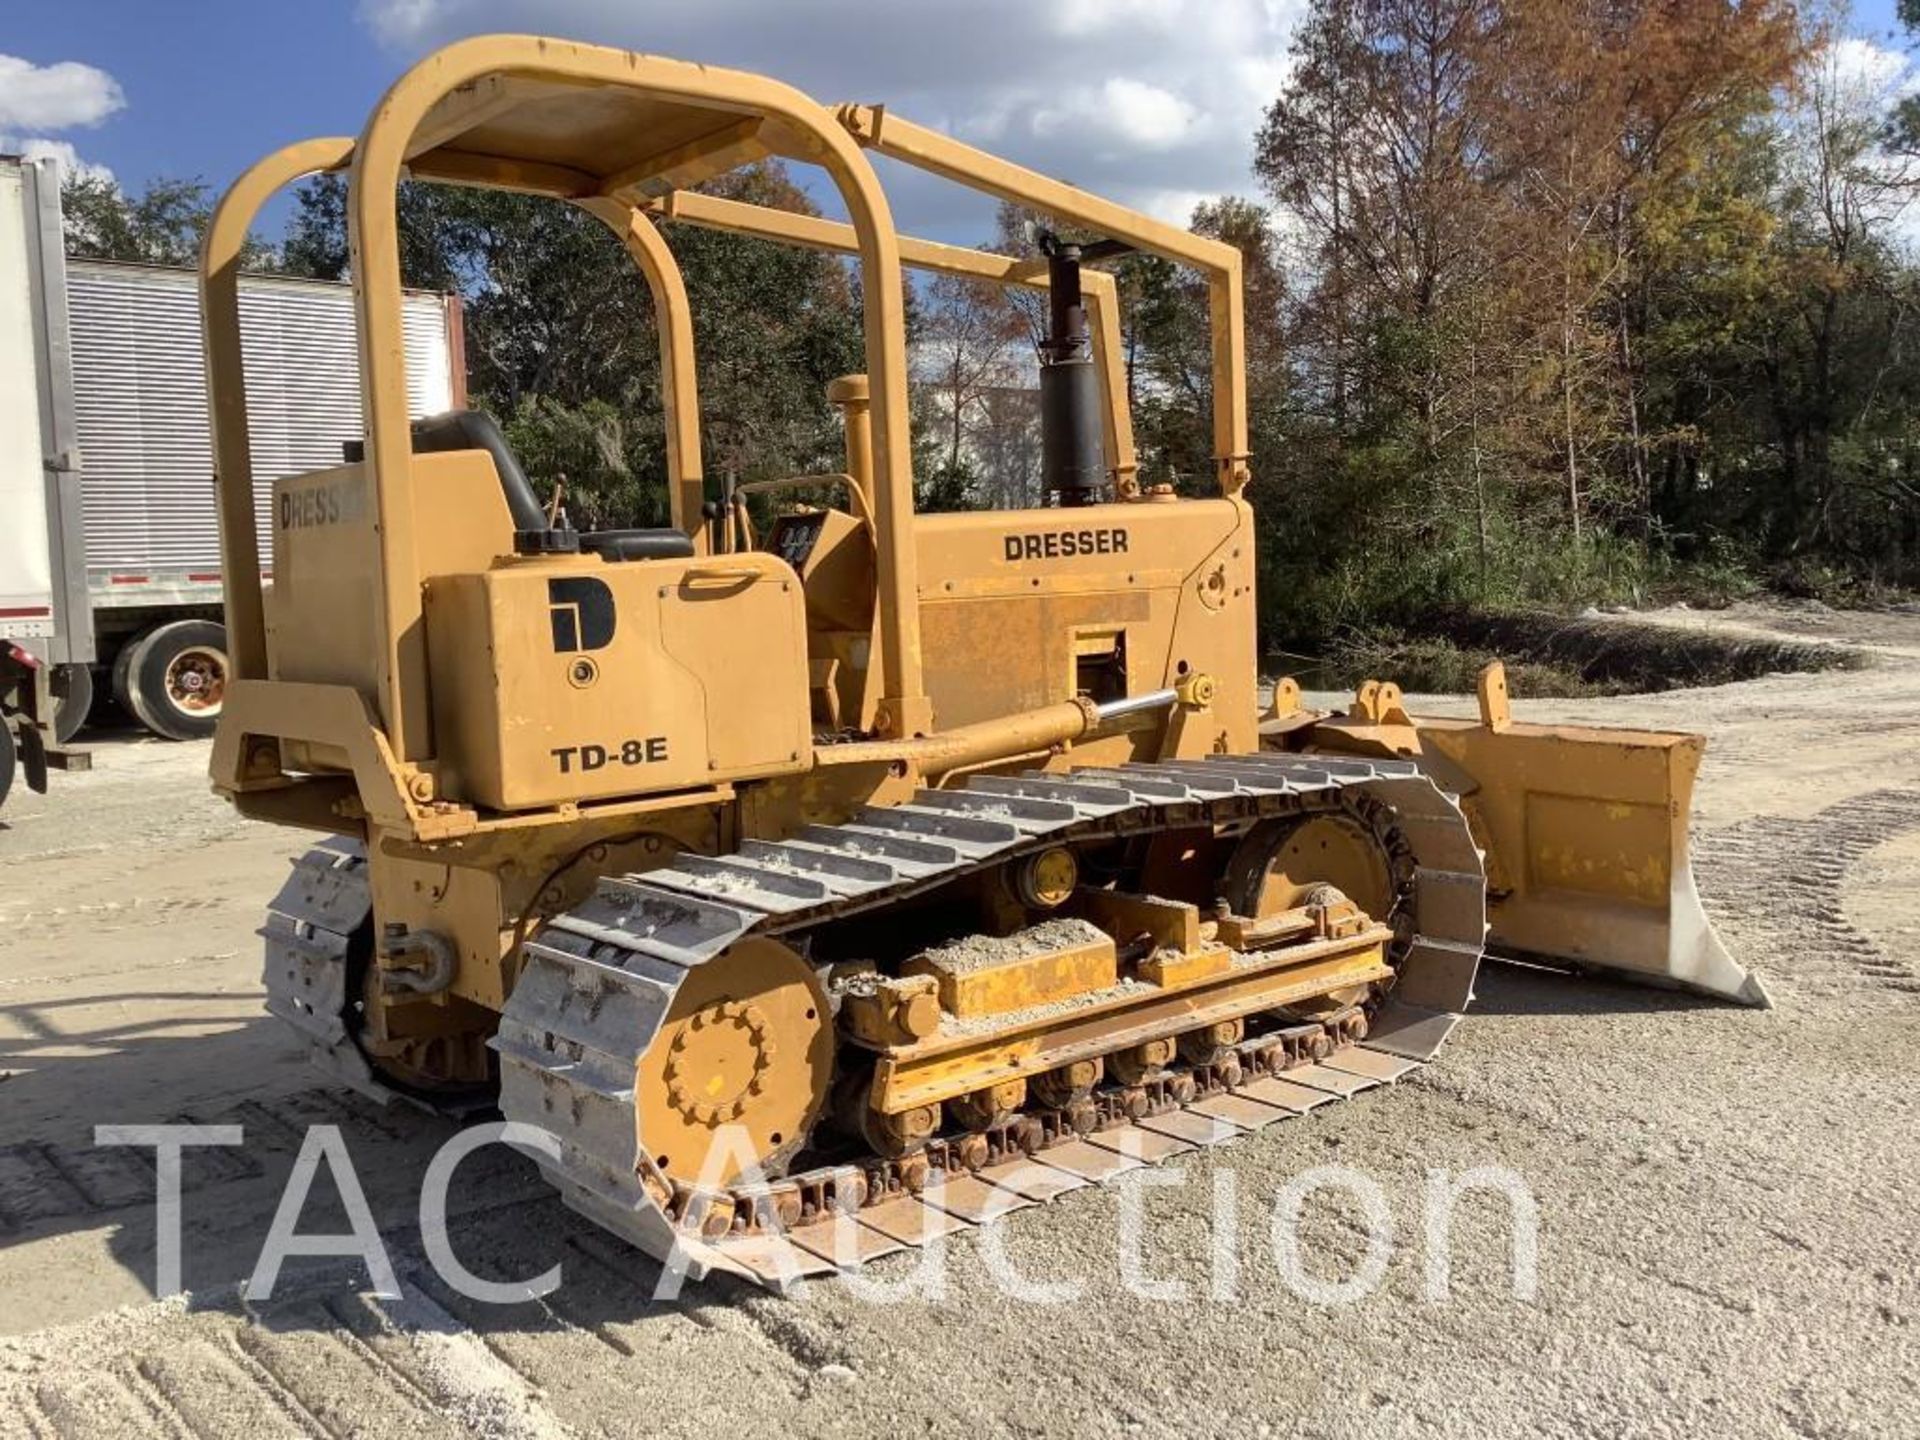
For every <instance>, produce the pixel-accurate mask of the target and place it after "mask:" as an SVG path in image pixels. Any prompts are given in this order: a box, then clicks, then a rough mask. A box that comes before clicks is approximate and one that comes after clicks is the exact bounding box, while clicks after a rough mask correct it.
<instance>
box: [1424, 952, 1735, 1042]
mask: <svg viewBox="0 0 1920 1440" xmlns="http://www.w3.org/2000/svg"><path fill="white" fill-rule="evenodd" d="M1746 1008H1747V1007H1746V1006H1743V1005H1736V1004H1734V1003H1733V1002H1731V1001H1727V1000H1719V999H1715V998H1714V997H1712V996H1708V995H1694V994H1690V993H1689V992H1687V991H1684V990H1670V989H1665V988H1662V987H1660V986H1657V985H1634V984H1629V983H1627V982H1626V981H1622V980H1616V979H1613V978H1611V977H1608V976H1604V975H1594V974H1582V973H1580V972H1577V971H1571V970H1555V969H1551V968H1549V967H1547V966H1544V965H1538V964H1535V963H1533V962H1532V961H1528V960H1519V959H1514V958H1512V957H1509V956H1504V955H1496V954H1493V953H1492V952H1491V951H1490V952H1488V954H1487V955H1486V957H1485V958H1484V959H1483V960H1482V961H1481V964H1480V973H1479V976H1478V978H1477V979H1476V980H1475V981H1474V987H1473V1007H1472V1008H1471V1009H1470V1010H1468V1012H1467V1015H1466V1019H1465V1021H1464V1022H1463V1023H1465V1024H1467V1025H1471V1024H1473V1022H1474V1021H1475V1020H1476V1019H1478V1018H1481V1017H1491V1016H1500V1015H1512V1016H1528V1015H1560V1016H1579V1015H1595V1016H1599V1015H1655V1014H1667V1013H1670V1012H1675V1011H1693V1010H1725V1011H1739V1010H1744V1009H1746ZM1442 1063H1444V1060H1443V1061H1442Z"/></svg>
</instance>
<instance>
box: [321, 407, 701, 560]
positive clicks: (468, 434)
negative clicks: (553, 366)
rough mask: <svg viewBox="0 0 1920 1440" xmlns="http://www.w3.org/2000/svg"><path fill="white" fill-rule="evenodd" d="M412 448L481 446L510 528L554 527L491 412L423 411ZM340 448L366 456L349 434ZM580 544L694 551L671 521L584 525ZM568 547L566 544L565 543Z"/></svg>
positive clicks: (547, 530)
mask: <svg viewBox="0 0 1920 1440" xmlns="http://www.w3.org/2000/svg"><path fill="white" fill-rule="evenodd" d="M411 428H412V432H413V453H414V454H416V455H437V454H442V453H444V452H446V451H449V450H484V451H486V452H487V454H488V456H489V457H491V459H492V460H493V468H494V473H495V474H497V475H499V477H500V489H501V491H502V493H504V494H505V496H506V499H507V511H508V513H509V514H511V515H512V516H513V528H514V530H515V531H516V532H517V533H519V534H522V535H525V534H529V533H531V534H534V535H539V536H546V535H549V534H554V535H558V534H562V533H565V532H558V531H553V530H552V529H551V527H549V526H548V524H547V511H546V507H545V506H543V505H542V504H541V503H540V499H539V497H538V496H537V495H535V494H534V491H533V485H532V483H531V482H530V481H529V480H528V479H527V472H526V471H524V470H522V469H521V468H520V461H519V458H518V457H517V456H515V455H514V453H513V450H512V449H511V448H510V447H509V446H508V444H507V437H506V436H505V435H503V434H501V433H500V426H499V424H498V422H496V421H495V420H494V418H493V417H492V416H491V415H488V414H486V413H485V412H483V411H480V410H449V411H447V412H446V413H445V414H442V415H425V416H422V417H421V418H420V419H418V420H416V421H414V422H413V425H412V427H411ZM340 448H341V450H342V452H343V454H344V456H345V458H346V460H347V462H348V463H349V464H354V463H358V462H359V461H361V460H363V459H364V458H365V456H366V444H365V442H364V441H360V440H348V441H346V442H345V443H344V444H343V445H342V446H341V447H340ZM578 542H579V548H580V549H581V550H584V551H586V552H588V553H589V554H593V555H598V556H600V557H602V558H603V559H606V560H686V559H691V558H692V556H693V539H692V537H691V536H689V535H687V534H685V533H684V532H682V531H679V530H675V529H673V528H672V527H671V526H668V527H665V528H662V529H640V530H589V531H587V532H586V533H585V534H583V535H581V536H579V537H578ZM567 548H571V547H567Z"/></svg>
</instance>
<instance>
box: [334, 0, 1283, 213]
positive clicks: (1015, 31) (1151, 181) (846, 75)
mask: <svg viewBox="0 0 1920 1440" xmlns="http://www.w3.org/2000/svg"><path fill="white" fill-rule="evenodd" d="M1305 8H1306V0H1054V3H1046V0H1041V3H1035V0H967V3H965V4H959V5H940V6H934V5H930V4H922V3H918V0H890V3H883V4H878V5H876V4H874V3H872V0H782V3H777V4H769V3H767V0H651V3H649V4H646V5H637V4H634V3H633V0H360V8H359V14H360V19H361V21H362V23H363V24H364V25H366V26H367V28H368V29H369V30H370V31H371V32H372V33H373V34H374V35H375V36H376V37H377V38H378V39H379V40H381V41H382V42H383V43H385V44H386V45H388V46H389V47H391V48H392V49H394V50H395V51H396V52H400V55H401V56H412V55H417V54H419V53H422V52H424V51H425V50H427V49H430V48H432V47H434V46H437V45H441V44H445V43H446V42H448V41H450V40H454V39H457V38H459V37H460V36H463V35H478V34H486V33H491V32H499V31H520V32H529V31H531V32H534V33H539V34H548V35H562V36H566V37H568V38H571V39H579V40H587V41H593V42H597V43H600V44H607V45H618V46H623V47H627V48H631V49H636V50H643V51H650V52H652V53H654V54H660V55H673V56H677V57H679V58H681V59H687V60H697V61H704V62H706V63H709V64H716V65H732V66H737V67H739V68H742V69H747V70H757V71H761V72H763V73H766V74H769V75H773V76H776V77H778V78H780V79H783V80H787V81H790V82H791V83H793V84H795V85H798V86H799V87H800V88H801V89H803V90H806V91H808V92H809V93H810V94H813V95H815V96H816V97H818V98H819V99H821V100H823V101H826V102H834V101H840V100H861V101H871V102H884V103H885V104H886V105H887V106H888V107H889V108H891V109H893V110H895V111H897V112H898V113H900V114H902V115H906V116H909V117H911V118H912V119H915V120H918V121H920V122H921V123H923V124H927V125H931V126H935V127H937V128H939V129H943V130H946V131H948V132H950V133H952V134H954V135H956V136H958V137H959V138H961V139H964V140H969V141H972V142H975V143H978V144H983V145H988V146H990V147H991V148H992V149H994V150H995V151H996V152H997V153H999V154H1001V155H1004V156H1005V157H1006V158H1008V159H1010V160H1015V161H1018V162H1020V163H1021V164H1024V165H1029V166H1031V167H1033V168H1034V169H1037V170H1040V171H1042V172H1044V173H1046V174H1049V175H1055V176H1058V177H1059V178H1061V179H1064V180H1068V181H1071V182H1072V183H1074V184H1076V185H1081V186H1084V187H1086V188H1088V189H1090V190H1093V191H1096V192H1098V193H1101V194H1105V195H1111V196H1112V197H1114V198H1115V199H1117V200H1121V201H1123V202H1126V203H1128V204H1132V205H1135V206H1137V207H1139V208H1141V209H1146V210H1149V211H1151V212H1153V213H1155V214H1159V215H1162V216H1165V217H1166V218H1170V219H1172V218H1177V219H1180V220H1182V221H1184V220H1185V219H1186V214H1187V212H1188V211H1190V210H1191V208H1192V204H1191V202H1192V200H1193V199H1195V198H1201V197H1206V196H1213V195H1219V194H1223V193H1239V194H1250V193H1253V192H1254V189H1255V182H1254V179H1253V176H1252V155H1253V136H1254V132H1255V130H1256V129H1257V128H1258V127H1259V124H1260V121H1261V117H1262V116H1263V114H1264V113H1265V110H1266V107H1267V105H1268V104H1269V103H1270V102H1271V101H1272V99H1273V98H1274V95H1275V93H1276V90H1277V88H1278V84H1279V82H1280V81H1281V80H1282V79H1283V78H1284V76H1285V75H1286V73H1287V69H1288V61H1287V55H1286V47H1287V41H1288V39H1289V38H1290V37H1291V35H1292V33H1293V30H1294V27H1295V26H1296V25H1297V24H1298V22H1299V19H1300V16H1301V15H1302V13H1303V12H1304V10H1305ZM886 178H887V179H888V183H889V185H890V186H895V182H896V179H898V180H899V181H900V183H899V184H898V185H897V186H895V195H894V198H895V207H896V210H897V212H898V214H899V217H900V219H901V221H902V224H903V225H905V226H906V227H908V228H911V229H916V230H920V231H923V232H927V233H931V234H934V235H936V236H938V237H939V238H942V239H951V240H960V241H965V242H971V241H975V240H978V239H980V238H981V237H982V236H983V235H984V234H985V233H986V231H985V227H986V225H987V224H988V223H989V222H990V218H991V206H987V207H986V208H985V209H984V210H982V208H981V207H979V206H977V205H973V204H971V203H970V202H967V201H964V200H958V199H956V198H955V197H954V195H953V194H952V193H951V187H946V186H944V185H942V184H940V183H938V182H930V181H925V180H924V179H921V178H918V177H897V176H896V175H895V173H894V172H893V171H891V170H889V172H888V174H887V177H886ZM1176 206H1178V207H1180V209H1179V212H1178V213H1177V214H1175V213H1173V212H1174V207H1176Z"/></svg>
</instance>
